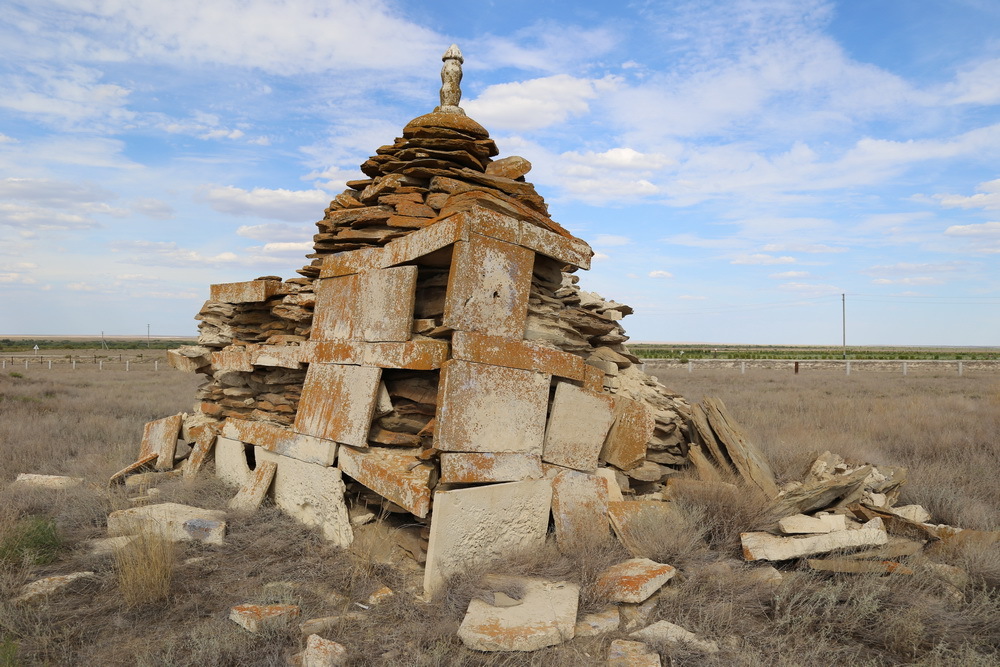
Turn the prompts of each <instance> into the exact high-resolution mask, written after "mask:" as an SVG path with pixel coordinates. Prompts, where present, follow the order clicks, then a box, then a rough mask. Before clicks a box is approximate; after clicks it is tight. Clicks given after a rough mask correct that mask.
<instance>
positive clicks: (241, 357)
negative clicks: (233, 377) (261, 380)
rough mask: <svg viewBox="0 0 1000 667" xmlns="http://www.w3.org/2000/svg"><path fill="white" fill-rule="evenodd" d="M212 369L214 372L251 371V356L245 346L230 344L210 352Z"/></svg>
mask: <svg viewBox="0 0 1000 667" xmlns="http://www.w3.org/2000/svg"><path fill="white" fill-rule="evenodd" d="M212 370H213V371H214V372H216V373H219V372H222V371H237V372H240V373H252V372H253V358H252V357H251V355H250V352H249V351H248V350H247V348H246V346H244V345H240V346H230V347H227V348H224V349H222V350H219V351H218V352H213V353H212Z"/></svg>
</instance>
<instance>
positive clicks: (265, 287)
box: [209, 280, 281, 303]
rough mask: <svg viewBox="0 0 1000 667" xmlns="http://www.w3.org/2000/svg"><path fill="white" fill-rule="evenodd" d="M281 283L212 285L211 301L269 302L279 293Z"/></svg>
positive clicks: (258, 281) (260, 282)
mask: <svg viewBox="0 0 1000 667" xmlns="http://www.w3.org/2000/svg"><path fill="white" fill-rule="evenodd" d="M280 289H281V283H280V282H279V281H277V280H250V281H248V282H242V283H219V284H217V285H212V287H211V293H210V294H211V295H210V297H209V298H210V299H211V300H212V301H221V302H222V303H256V302H259V301H267V300H268V299H269V298H271V297H272V296H274V295H275V294H277V293H278V291H279V290H280Z"/></svg>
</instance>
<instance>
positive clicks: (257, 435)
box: [216, 417, 337, 486]
mask: <svg viewBox="0 0 1000 667" xmlns="http://www.w3.org/2000/svg"><path fill="white" fill-rule="evenodd" d="M222 434H223V435H224V436H226V437H227V438H232V439H234V440H239V441H241V442H245V443H247V444H251V445H257V446H258V447H262V448H263V449H266V450H267V451H269V452H274V453H275V454H281V455H282V456H290V457H291V458H293V459H298V460H300V461H307V462H309V463H318V464H319V465H322V466H329V465H333V462H334V460H335V459H336V456H337V443H336V442H333V441H332V440H329V439H324V438H319V437H316V436H313V435H305V434H302V433H296V432H294V431H292V430H290V429H288V428H286V427H284V426H279V425H277V424H271V423H270V422H260V421H250V420H249V419H236V418H234V417H230V418H229V419H227V420H226V421H225V423H224V424H223V427H222ZM216 447H218V445H216ZM216 458H218V457H216ZM217 464H218V463H217ZM241 486H242V484H241Z"/></svg>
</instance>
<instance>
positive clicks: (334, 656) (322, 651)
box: [299, 635, 347, 667]
mask: <svg viewBox="0 0 1000 667" xmlns="http://www.w3.org/2000/svg"><path fill="white" fill-rule="evenodd" d="M299 655H300V662H299V664H300V665H301V667H342V666H343V665H346V664H347V648H346V647H345V646H344V645H343V644H338V643H337V642H335V641H332V640H330V639H323V638H322V637H320V636H319V635H309V637H308V638H307V639H306V648H305V650H304V651H302V653H300V654H299Z"/></svg>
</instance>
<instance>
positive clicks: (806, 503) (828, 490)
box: [779, 466, 872, 514]
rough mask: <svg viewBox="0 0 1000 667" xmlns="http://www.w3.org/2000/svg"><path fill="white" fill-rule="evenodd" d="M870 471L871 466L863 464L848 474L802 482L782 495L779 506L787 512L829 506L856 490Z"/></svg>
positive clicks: (809, 510) (806, 510) (804, 511)
mask: <svg viewBox="0 0 1000 667" xmlns="http://www.w3.org/2000/svg"><path fill="white" fill-rule="evenodd" d="M871 471H872V467H871V466H863V467H861V468H858V469H857V470H855V471H854V472H851V473H849V474H845V475H837V476H835V477H833V478H832V479H828V480H825V481H817V482H811V483H808V484H804V485H802V486H800V487H798V488H796V489H794V490H792V491H788V492H786V493H785V494H784V495H782V496H781V497H780V498H779V506H780V507H784V508H786V510H787V513H788V514H792V513H795V512H800V513H802V514H808V513H809V512H815V511H816V510H821V509H824V508H827V507H830V506H831V505H834V504H835V503H836V502H838V501H839V500H840V499H842V498H844V497H845V496H850V495H852V494H854V493H855V492H857V491H858V490H859V489H860V488H861V485H862V484H864V481H865V479H866V478H867V477H868V475H869V474H871Z"/></svg>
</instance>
